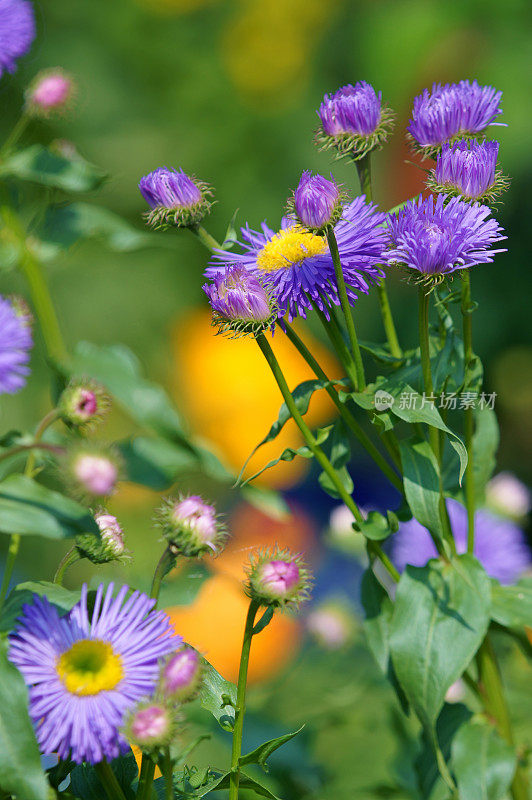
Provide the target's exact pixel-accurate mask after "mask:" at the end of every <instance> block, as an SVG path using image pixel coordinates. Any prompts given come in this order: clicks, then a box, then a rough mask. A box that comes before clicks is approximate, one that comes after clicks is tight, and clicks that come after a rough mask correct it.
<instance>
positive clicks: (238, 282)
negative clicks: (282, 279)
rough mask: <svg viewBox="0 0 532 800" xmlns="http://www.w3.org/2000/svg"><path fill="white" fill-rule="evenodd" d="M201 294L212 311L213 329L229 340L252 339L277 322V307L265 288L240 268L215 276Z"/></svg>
mask: <svg viewBox="0 0 532 800" xmlns="http://www.w3.org/2000/svg"><path fill="white" fill-rule="evenodd" d="M203 291H204V292H205V294H206V295H207V297H208V298H209V302H210V304H211V307H212V323H213V325H216V326H218V332H219V333H228V334H229V335H230V336H231V338H235V337H237V336H256V335H257V334H259V333H261V332H262V331H264V330H266V329H267V328H270V327H272V325H273V324H274V323H275V320H276V319H277V315H278V308H277V303H276V301H275V300H274V298H273V295H272V294H271V292H270V290H269V289H268V287H267V285H266V284H265V283H263V282H261V281H260V280H259V278H257V277H256V276H255V275H253V274H252V273H251V272H249V271H248V270H247V269H246V268H245V267H243V266H241V265H235V266H232V267H228V268H227V269H225V270H224V271H223V272H220V273H218V275H215V277H214V283H212V284H208V283H206V284H205V285H204V286H203Z"/></svg>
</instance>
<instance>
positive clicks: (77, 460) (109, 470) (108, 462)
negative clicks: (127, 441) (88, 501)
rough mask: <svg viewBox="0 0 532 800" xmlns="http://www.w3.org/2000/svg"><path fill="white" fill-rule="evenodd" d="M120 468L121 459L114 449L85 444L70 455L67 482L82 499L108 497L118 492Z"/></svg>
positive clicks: (67, 466) (67, 465) (67, 464)
mask: <svg viewBox="0 0 532 800" xmlns="http://www.w3.org/2000/svg"><path fill="white" fill-rule="evenodd" d="M120 467H121V462H120V457H119V455H118V453H117V452H116V451H115V450H114V449H112V448H108V447H100V446H98V445H93V444H90V445H89V444H84V445H82V446H79V447H76V448H74V449H73V450H72V451H71V452H70V453H69V455H68V458H67V463H66V480H67V482H69V483H70V484H71V485H72V488H73V490H74V492H75V493H76V494H78V495H80V496H81V497H86V498H97V497H108V496H109V495H112V494H114V493H115V491H116V485H117V482H118V479H119V477H120Z"/></svg>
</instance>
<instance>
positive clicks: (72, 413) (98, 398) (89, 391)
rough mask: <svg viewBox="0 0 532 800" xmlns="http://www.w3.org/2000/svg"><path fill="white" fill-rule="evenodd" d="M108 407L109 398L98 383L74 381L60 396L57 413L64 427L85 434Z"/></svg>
mask: <svg viewBox="0 0 532 800" xmlns="http://www.w3.org/2000/svg"><path fill="white" fill-rule="evenodd" d="M109 405H110V399H109V396H108V394H107V393H106V391H105V389H104V388H103V387H102V386H100V385H99V384H98V383H96V382H95V381H91V380H81V381H79V380H74V381H72V382H71V383H70V384H69V385H68V386H67V387H66V389H65V390H64V392H63V394H62V395H61V398H60V400H59V412H60V414H61V418H62V419H63V421H64V422H65V424H66V425H68V426H69V427H72V428H75V429H77V430H78V431H80V432H81V433H87V432H89V431H90V430H92V429H93V428H94V427H95V425H97V424H98V422H100V421H101V419H102V418H103V416H104V415H105V413H106V412H107V410H108V408H109Z"/></svg>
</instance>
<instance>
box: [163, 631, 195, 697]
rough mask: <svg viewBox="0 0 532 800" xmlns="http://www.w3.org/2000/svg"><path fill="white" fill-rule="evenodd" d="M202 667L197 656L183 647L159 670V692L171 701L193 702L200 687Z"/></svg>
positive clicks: (186, 647)
mask: <svg viewBox="0 0 532 800" xmlns="http://www.w3.org/2000/svg"><path fill="white" fill-rule="evenodd" d="M202 673H203V666H202V662H201V658H200V656H199V654H198V653H197V652H196V650H194V649H193V648H192V647H188V646H186V645H185V646H184V647H182V648H181V649H180V650H178V651H177V652H176V653H174V654H173V655H172V656H170V658H169V659H168V661H167V662H166V664H165V665H164V666H163V668H162V670H161V690H162V692H163V695H164V696H165V697H167V698H170V699H172V700H178V701H179V702H180V703H185V702H187V701H189V700H193V699H194V697H195V696H196V694H197V692H198V690H199V687H200V685H201V678H202Z"/></svg>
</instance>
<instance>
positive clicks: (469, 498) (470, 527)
mask: <svg viewBox="0 0 532 800" xmlns="http://www.w3.org/2000/svg"><path fill="white" fill-rule="evenodd" d="M462 322H463V334H464V366H465V375H466V380H467V375H468V367H469V365H470V363H471V360H472V358H473V324H472V318H471V279H470V277H469V270H467V269H464V270H462ZM467 388H468V387H467V385H466V386H465V389H466V390H467ZM464 421H465V445H466V448H467V467H466V474H465V500H466V509H467V552H468V553H473V552H474V549H475V467H474V461H473V433H474V429H475V423H474V418H473V409H472V408H470V407H467V408H466V409H465V420H464Z"/></svg>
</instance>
